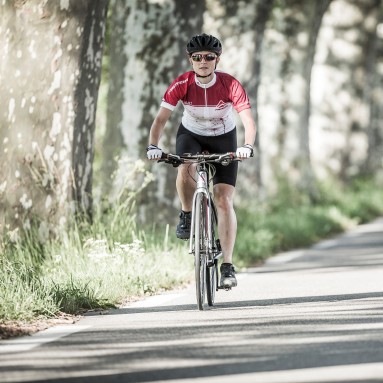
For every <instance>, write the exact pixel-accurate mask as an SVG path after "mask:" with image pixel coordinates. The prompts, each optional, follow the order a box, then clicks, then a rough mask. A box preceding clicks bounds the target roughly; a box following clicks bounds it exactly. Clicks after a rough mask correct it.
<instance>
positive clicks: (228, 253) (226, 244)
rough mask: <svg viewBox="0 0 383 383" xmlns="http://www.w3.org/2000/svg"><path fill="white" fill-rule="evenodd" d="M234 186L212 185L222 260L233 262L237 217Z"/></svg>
mask: <svg viewBox="0 0 383 383" xmlns="http://www.w3.org/2000/svg"><path fill="white" fill-rule="evenodd" d="M234 192H235V188H234V186H232V185H228V184H216V185H215V186H214V202H215V204H216V207H217V212H218V235H219V239H220V242H221V247H222V253H223V262H224V263H233V262H232V261H233V248H234V243H235V237H236V235H237V217H236V215H235V211H234V206H233V205H234Z"/></svg>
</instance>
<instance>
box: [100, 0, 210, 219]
mask: <svg viewBox="0 0 383 383" xmlns="http://www.w3.org/2000/svg"><path fill="white" fill-rule="evenodd" d="M204 9H205V8H204V1H203V0H193V1H188V2H184V1H176V0H165V1H162V2H153V1H149V0H144V1H143V0H131V1H129V2H120V1H115V2H114V3H113V6H112V10H113V15H112V24H113V25H116V28H113V29H112V30H111V36H110V40H111V50H110V63H111V65H110V74H111V75H110V80H109V96H108V116H107V129H106V135H105V138H104V147H105V148H106V152H105V153H104V158H103V163H104V166H103V167H104V169H105V171H104V181H103V183H104V184H105V185H106V186H107V188H108V185H109V186H111V187H109V188H108V189H109V190H110V189H111V188H112V189H113V187H114V188H117V187H119V186H118V185H116V184H114V185H113V187H112V184H111V182H110V175H111V174H112V173H113V171H115V172H116V175H115V177H114V179H115V180H117V181H118V180H121V179H123V178H124V174H127V172H128V170H127V167H126V166H130V164H131V162H132V161H137V159H141V160H144V161H146V155H145V153H146V151H145V148H146V147H147V145H148V135H149V129H150V126H151V124H152V122H153V119H154V117H155V115H156V114H157V111H158V109H159V106H160V103H161V98H162V96H163V94H164V92H165V90H166V88H167V87H168V86H169V85H170V83H171V82H172V81H173V80H174V79H175V78H176V77H177V76H178V75H180V74H181V73H182V72H183V71H185V70H187V69H188V68H189V65H188V61H187V57H186V53H185V47H186V43H187V42H188V41H189V39H190V37H191V36H192V35H194V34H198V33H201V32H202V22H203V18H202V15H203V12H204ZM180 109H181V108H177V110H176V111H175V112H174V113H173V115H172V118H171V121H170V123H168V124H167V126H166V130H165V132H164V135H163V137H162V140H161V146H162V147H163V148H164V149H166V150H169V151H174V149H175V145H174V144H175V134H176V130H177V128H178V124H179V116H180ZM116 157H120V158H121V159H125V160H124V161H120V162H119V164H118V165H117V163H116ZM148 166H149V164H148ZM153 172H154V174H155V177H156V179H155V181H154V182H153V183H152V184H151V185H150V186H149V187H148V188H147V189H146V191H145V192H144V193H143V194H142V199H141V200H140V204H139V205H140V208H141V210H142V216H145V215H146V213H145V211H147V210H148V209H152V208H154V207H155V208H156V209H157V210H158V213H159V214H164V215H168V213H170V214H173V215H174V211H173V209H174V207H175V201H176V199H175V196H176V192H175V176H176V171H175V169H173V168H171V167H167V166H166V165H163V164H162V165H158V164H154V165H153ZM137 182H138V183H141V180H140V179H139V178H138V180H137ZM118 183H119V184H121V182H119V181H118ZM112 194H116V191H113V190H112ZM117 194H118V193H117ZM177 207H178V206H177Z"/></svg>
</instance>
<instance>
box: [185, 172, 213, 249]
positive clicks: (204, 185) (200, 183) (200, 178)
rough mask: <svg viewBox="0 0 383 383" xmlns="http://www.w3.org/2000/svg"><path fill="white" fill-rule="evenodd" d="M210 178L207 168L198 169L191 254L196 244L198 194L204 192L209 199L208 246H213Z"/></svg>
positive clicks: (190, 245) (191, 230) (207, 207)
mask: <svg viewBox="0 0 383 383" xmlns="http://www.w3.org/2000/svg"><path fill="white" fill-rule="evenodd" d="M208 182H209V179H208V174H207V171H206V170H205V169H203V170H200V171H197V187H196V190H195V192H194V196H193V204H192V206H193V210H192V218H191V228H190V242H189V254H192V253H193V252H194V246H196V241H195V238H194V237H195V234H194V227H195V212H196V209H199V208H200V207H199V206H196V201H197V196H198V195H199V194H200V193H202V194H203V195H204V197H205V198H206V200H207V201H208V203H207V206H206V211H205V214H206V217H205V220H206V222H207V234H208V244H207V245H208V246H207V248H208V249H209V250H210V249H212V247H213V244H212V235H211V232H212V228H211V219H210V209H211V206H210V194H209V189H208V188H209V184H208Z"/></svg>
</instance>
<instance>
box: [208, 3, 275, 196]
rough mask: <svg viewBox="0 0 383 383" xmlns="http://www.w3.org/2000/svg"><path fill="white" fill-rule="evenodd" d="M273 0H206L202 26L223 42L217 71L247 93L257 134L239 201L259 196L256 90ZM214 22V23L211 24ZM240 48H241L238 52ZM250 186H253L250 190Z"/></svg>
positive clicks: (245, 165) (240, 176) (242, 168)
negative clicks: (210, 26)
mask: <svg viewBox="0 0 383 383" xmlns="http://www.w3.org/2000/svg"><path fill="white" fill-rule="evenodd" d="M273 4H274V1H273V0H256V1H254V0H251V1H250V0H247V1H242V2H238V1H236V0H208V1H207V5H208V13H207V16H206V17H205V24H206V25H212V26H213V28H212V29H211V30H210V32H209V33H212V34H216V35H217V37H219V38H220V39H221V40H222V44H223V54H222V58H221V61H220V63H219V68H218V69H221V70H223V71H225V72H228V73H230V74H231V75H233V76H235V77H237V78H238V80H239V81H241V82H242V84H243V86H244V88H245V89H246V92H247V93H248V95H249V97H250V100H251V105H252V112H253V116H254V119H255V121H256V123H257V127H258V132H257V139H256V147H255V159H254V160H250V161H246V162H243V163H242V164H241V166H240V169H239V173H238V184H237V194H238V200H241V199H244V200H246V199H248V198H249V197H250V198H253V197H254V191H255V190H256V191H257V194H258V195H260V194H262V188H263V180H262V172H261V170H262V169H261V158H262V156H261V154H262V153H261V145H260V137H261V133H262V127H260V126H259V118H258V116H259V114H258V106H259V103H258V90H259V85H260V82H261V58H262V44H263V37H264V32H265V28H266V23H267V21H268V20H269V16H270V13H271V10H272V8H273ZM212 21H214V23H213V22H212ZM239 47H240V49H239ZM243 132H244V130H243V127H242V124H241V121H240V120H239V119H238V145H239V146H240V145H242V144H243ZM249 184H251V185H252V187H251V188H249V186H248V185H249Z"/></svg>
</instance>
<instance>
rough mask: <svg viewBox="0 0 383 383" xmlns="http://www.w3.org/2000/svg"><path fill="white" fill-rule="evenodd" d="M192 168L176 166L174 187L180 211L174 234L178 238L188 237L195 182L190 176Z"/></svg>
mask: <svg viewBox="0 0 383 383" xmlns="http://www.w3.org/2000/svg"><path fill="white" fill-rule="evenodd" d="M193 169H194V168H189V166H188V165H180V166H179V167H178V173H177V181H176V187H177V192H178V196H179V199H180V201H181V207H182V211H181V213H180V216H179V218H180V220H179V222H178V225H177V229H176V236H177V238H179V239H185V240H186V239H189V237H190V226H191V210H192V203H193V194H194V190H195V182H194V180H193V179H192V178H191V177H190V175H189V171H193Z"/></svg>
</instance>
